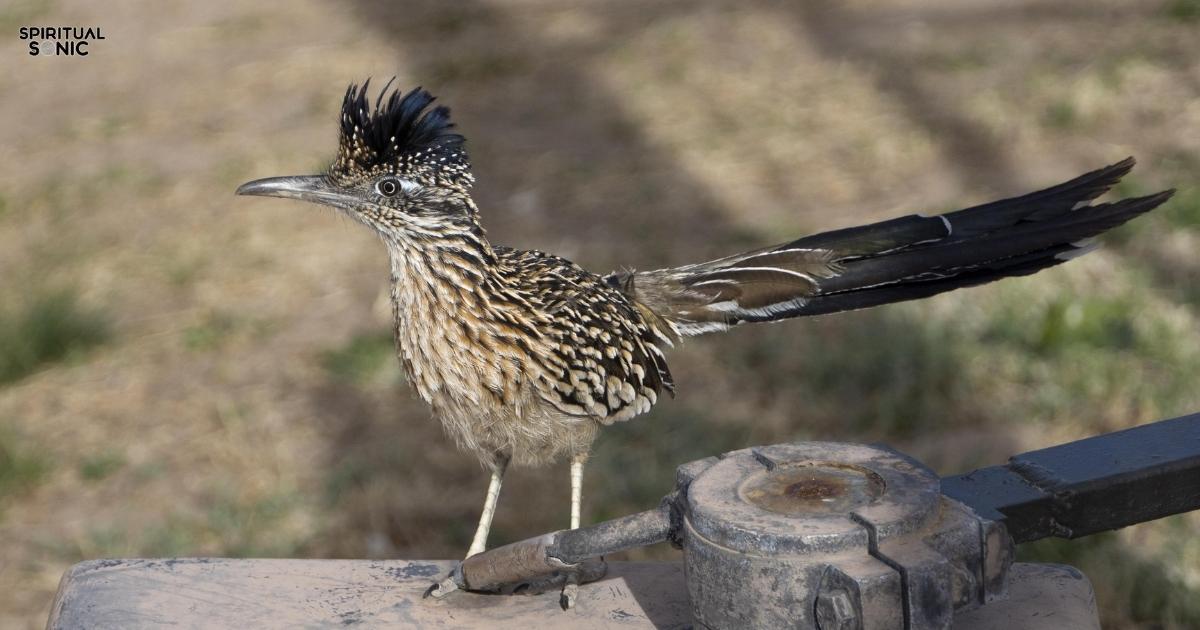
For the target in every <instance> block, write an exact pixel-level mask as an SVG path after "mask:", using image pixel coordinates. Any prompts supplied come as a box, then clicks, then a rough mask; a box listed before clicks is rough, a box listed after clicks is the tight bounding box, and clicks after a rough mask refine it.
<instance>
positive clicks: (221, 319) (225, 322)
mask: <svg viewBox="0 0 1200 630" xmlns="http://www.w3.org/2000/svg"><path fill="white" fill-rule="evenodd" d="M235 327H236V322H235V321H234V319H233V318H232V317H230V316H229V315H225V314H221V313H210V314H209V315H208V317H207V318H205V320H204V321H203V322H201V323H199V324H196V325H195V326H189V327H187V328H185V329H184V330H183V345H185V346H187V349H188V350H194V351H196V352H204V351H207V350H213V349H215V348H218V347H220V345H221V344H222V343H223V342H224V341H225V339H226V338H227V337H229V335H230V334H232V333H233V330H234V328H235Z"/></svg>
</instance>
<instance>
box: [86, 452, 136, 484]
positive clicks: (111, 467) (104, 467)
mask: <svg viewBox="0 0 1200 630" xmlns="http://www.w3.org/2000/svg"><path fill="white" fill-rule="evenodd" d="M125 463H126V461H125V455H124V454H123V453H119V452H117V451H107V452H104V453H98V454H96V455H92V456H89V457H86V458H84V460H83V461H81V462H79V476H80V477H82V478H83V479H84V480H85V481H102V480H104V479H106V478H108V477H109V476H111V475H112V474H113V473H115V472H117V471H118V470H121V469H122V468H124V467H125Z"/></svg>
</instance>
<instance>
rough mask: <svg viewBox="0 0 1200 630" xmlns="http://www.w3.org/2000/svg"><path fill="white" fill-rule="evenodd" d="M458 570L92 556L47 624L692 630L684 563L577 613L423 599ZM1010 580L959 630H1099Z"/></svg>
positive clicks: (582, 600) (133, 628)
mask: <svg viewBox="0 0 1200 630" xmlns="http://www.w3.org/2000/svg"><path fill="white" fill-rule="evenodd" d="M453 564H454V563H453V562H451V561H447V560H440V561H402V560H393V561H370V560H230V559H219V558H193V559H179V560H93V561H89V562H84V563H80V564H78V565H75V566H74V567H72V568H71V570H70V571H68V572H67V573H66V574H65V575H64V576H63V581H62V585H61V586H60V588H59V592H58V596H57V597H56V599H55V602H54V606H53V612H52V614H51V617H50V619H49V623H48V624H47V627H48V628H50V629H51V630H83V629H87V630H92V629H97V628H99V629H105V628H122V629H129V630H144V629H157V628H165V627H171V628H255V629H259V628H263V629H267V628H345V627H350V628H355V627H359V628H379V627H386V628H487V629H489V630H508V629H513V630H518V629H522V630H523V629H525V628H538V629H539V630H554V629H556V628H565V629H569V630H592V629H609V628H612V629H618V628H621V629H626V628H628V629H632V628H638V629H642V628H660V629H674V628H678V629H682V628H685V627H688V626H689V625H690V624H691V616H690V612H689V606H688V603H687V597H686V590H685V588H684V585H683V569H682V566H681V565H679V564H678V563H622V562H614V563H611V566H610V570H609V575H608V577H606V578H604V579H603V580H601V581H599V582H596V583H594V584H591V585H585V586H583V587H581V588H580V595H579V601H578V604H577V605H576V607H575V608H573V609H571V610H569V611H563V610H562V609H561V608H559V606H558V595H557V594H556V593H546V594H544V595H537V596H528V597H505V596H496V595H481V594H475V593H456V594H455V596H454V597H455V599H454V600H453V601H436V600H423V599H421V592H422V591H423V590H424V589H425V587H427V586H428V585H429V581H430V580H432V579H434V578H436V577H438V576H441V575H444V574H445V572H446V571H448V570H449V569H450V567H451V566H452V565H453ZM1009 573H1010V582H1011V586H1010V588H1009V597H1008V599H1005V600H1000V601H997V602H994V603H992V604H989V605H988V606H985V607H983V608H979V609H976V610H974V611H971V612H968V613H965V614H963V615H961V616H958V617H956V618H955V623H954V626H953V628H954V630H1098V629H1099V627H1100V625H1099V623H1098V622H1097V621H1096V608H1095V601H1094V597H1093V595H1092V590H1091V586H1090V585H1089V584H1088V582H1087V579H1086V578H1084V577H1083V576H1082V575H1081V574H1080V573H1079V572H1078V571H1076V570H1074V569H1071V568H1069V567H1061V566H1055V565H1030V564H1014V565H1013V566H1012V570H1011V571H1010V572H1009ZM792 627H795V626H792ZM822 627H825V626H822ZM831 627H837V626H831ZM841 627H843V628H845V627H850V628H852V627H854V626H852V625H850V626H841ZM743 630H749V629H748V628H747V629H743Z"/></svg>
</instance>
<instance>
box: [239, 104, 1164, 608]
mask: <svg viewBox="0 0 1200 630" xmlns="http://www.w3.org/2000/svg"><path fill="white" fill-rule="evenodd" d="M369 83H370V82H369V81H368V82H366V83H364V84H363V85H362V86H361V87H358V86H356V85H351V86H350V87H349V89H348V90H347V91H346V95H345V99H344V100H343V103H342V112H341V125H340V142H339V145H338V151H337V154H336V157H335V158H334V160H333V164H332V166H331V167H330V168H329V170H328V172H326V173H324V174H321V175H310V176H299V177H274V178H269V179H260V180H257V181H252V182H249V183H247V184H244V185H242V186H241V187H240V188H238V190H237V194H239V195H263V196H272V197H286V198H290V199H299V200H302V201H309V202H313V203H317V204H322V205H326V206H332V207H334V208H336V209H337V210H339V211H341V212H342V213H344V214H345V215H347V216H349V217H351V218H353V219H355V220H357V221H358V222H360V223H362V224H363V225H366V226H367V227H368V228H370V229H371V230H373V231H374V232H375V233H376V234H378V235H379V237H380V238H381V239H382V240H383V243H384V245H385V246H386V247H387V251H388V255H389V257H390V259H391V298H392V307H393V314H394V332H395V340H396V351H397V353H398V354H399V358H400V362H401V363H402V364H403V368H404V373H405V375H406V376H407V378H408V382H409V383H411V384H412V386H413V387H414V388H415V389H416V391H417V393H418V394H419V395H420V396H421V398H422V399H424V400H425V402H427V403H428V404H429V405H430V406H431V407H432V410H433V415H434V416H435V417H436V418H437V419H438V420H439V421H441V423H442V426H443V427H444V428H445V430H446V432H447V433H448V434H449V436H450V437H451V438H453V439H454V441H455V442H457V444H458V446H459V447H461V448H462V449H464V450H466V451H469V452H470V453H473V454H474V455H475V456H476V457H478V458H479V461H480V463H482V464H483V466H484V467H485V468H486V469H487V470H488V471H490V472H491V481H490V483H489V484H488V489H487V495H486V499H485V501H484V504H483V514H482V516H481V517H480V520H479V526H478V528H477V529H476V531H475V537H474V540H473V541H472V542H471V547H470V549H469V550H468V551H467V556H471V555H473V554H476V553H479V552H481V551H483V550H484V549H485V547H486V544H487V537H488V530H489V528H490V526H491V522H492V516H493V515H494V513H495V509H496V501H497V498H498V497H499V494H500V484H501V480H502V479H503V477H504V471H505V468H506V467H507V466H508V465H509V464H510V463H512V464H519V465H530V466H542V465H546V464H549V463H551V462H553V461H555V460H558V459H560V458H569V459H570V461H571V467H570V477H571V512H570V525H571V527H572V528H577V527H579V511H580V500H581V486H582V478H583V465H584V462H585V461H586V460H587V457H588V451H589V449H590V447H591V444H592V441H593V440H594V439H595V437H596V433H597V431H598V430H599V429H600V428H601V427H603V426H606V425H610V424H613V423H615V422H623V421H626V420H629V419H630V418H633V417H635V416H637V415H640V414H643V413H645V412H647V411H649V410H650V408H651V407H652V406H654V404H655V402H657V401H658V399H659V397H660V396H662V395H663V393H664V392H665V393H668V394H673V390H674V386H673V383H672V381H671V372H670V370H669V369H668V368H667V360H666V357H665V356H664V354H663V353H664V351H665V350H667V349H669V348H670V347H672V346H673V345H674V344H676V343H677V342H679V340H680V339H682V338H684V337H691V336H695V335H700V334H704V333H711V332H718V331H723V330H726V329H728V328H730V327H732V326H736V325H738V324H743V323H748V322H773V321H778V320H782V319H788V318H792V317H800V316H806V315H823V314H826V313H834V312H837V311H846V310H852V309H860V308H866V307H870V306H878V305H880V304H888V303H891V302H900V301H904V300H912V299H917V298H924V297H928V296H931V295H935V294H938V293H943V292H945V291H950V290H953V289H958V288H962V287H969V286H974V285H978V284H983V283H986V282H991V281H993V280H998V279H1000V278H1006V277H1010V276H1023V275H1028V274H1031V273H1034V272H1036V271H1039V270H1041V269H1045V268H1047V267H1051V266H1054V265H1057V264H1059V263H1062V262H1064V261H1067V260H1070V259H1071V258H1074V257H1076V256H1079V255H1081V254H1085V253H1087V252H1089V251H1091V250H1092V249H1093V248H1094V247H1095V245H1094V243H1093V242H1092V237H1095V236H1097V235H1098V234H1100V233H1102V232H1104V231H1106V230H1108V229H1111V228H1113V227H1116V226H1118V225H1121V224H1122V223H1124V222H1126V221H1128V220H1129V219H1131V218H1133V217H1135V216H1137V215H1139V214H1142V213H1144V212H1147V211H1149V210H1151V209H1152V208H1154V207H1156V206H1158V205H1159V204H1161V203H1163V202H1164V201H1166V200H1167V198H1169V197H1170V196H1171V194H1172V192H1173V191H1165V192H1160V193H1157V194H1154V195H1150V196H1146V197H1138V198H1132V199H1123V200H1120V201H1114V202H1110V203H1095V204H1092V203H1090V202H1091V201H1092V200H1094V199H1096V198H1097V197H1099V196H1100V195H1101V194H1103V193H1104V192H1105V191H1107V190H1108V189H1109V188H1110V187H1112V186H1113V185H1114V184H1116V183H1117V181H1118V180H1120V178H1121V177H1122V176H1123V175H1125V174H1126V173H1128V172H1129V170H1130V169H1131V168H1132V167H1133V164H1134V161H1133V159H1132V158H1129V159H1126V160H1124V161H1121V162H1119V163H1117V164H1114V165H1112V166H1108V167H1105V168H1102V169H1099V170H1096V171H1093V172H1091V173H1087V174H1086V175H1081V176H1079V177H1077V178H1075V179H1072V180H1071V181H1068V182H1066V183H1063V184H1059V185H1058V186H1054V187H1053V188H1047V189H1046V190H1042V191H1038V192H1034V193H1030V194H1027V195H1024V196H1021V197H1015V198H1012V199H1005V200H1002V201H995V202H992V203H988V204H984V205H980V206H975V207H971V208H967V209H965V210H958V211H956V212H950V213H947V214H942V215H936V216H922V215H911V216H905V217H900V218H897V219H892V220H889V221H883V222H880V223H874V224H871V225H864V226H860V227H851V228H845V229H840V230H835V231H832V232H825V233H821V234H817V235H813V236H805V237H803V238H799V239H797V240H794V241H791V242H789V243H784V244H782V245H777V246H774V247H767V248H764V249H759V250H756V251H752V252H746V253H741V254H735V255H733V256H728V257H726V258H721V259H718V260H712V261H709V262H702V263H696V264H690V265H685V266H682V267H675V268H671V269H659V270H655V271H622V272H618V273H612V274H609V275H598V274H594V273H591V272H589V271H587V270H585V269H583V268H582V267H580V266H578V265H576V264H575V263H572V262H571V261H568V260H565V259H563V258H559V257H557V256H553V255H551V254H545V253H542V252H539V251H527V250H518V249H512V248H509V247H502V246H499V245H493V244H492V243H491V242H490V241H489V240H488V238H487V236H486V235H485V232H484V229H483V226H482V225H481V223H480V218H479V210H478V208H477V207H476V205H475V202H474V201H473V200H472V198H471V186H472V184H473V183H474V177H473V176H472V174H471V167H470V163H469V162H468V159H467V152H466V150H465V149H464V146H463V144H464V140H463V137H462V136H461V135H459V134H458V133H456V132H455V131H454V125H453V124H452V123H451V122H450V111H449V110H448V109H447V108H445V107H442V106H433V105H432V104H433V100H434V98H433V96H431V95H430V94H429V93H428V92H426V91H424V90H422V89H420V88H418V89H415V90H412V91H410V92H407V93H401V92H400V91H399V90H395V91H391V92H390V93H389V92H388V86H385V87H384V89H383V91H381V92H380V94H379V96H378V98H376V99H375V102H374V105H373V106H372V104H371V102H370V100H369V98H368V93H367V92H368V85H369ZM454 584H455V582H454V580H453V579H452V578H447V579H446V580H444V581H442V582H441V583H440V584H436V585H434V587H432V590H433V592H434V594H438V595H440V594H445V593H446V592H449V591H451V590H453V589H454V588H455V586H454ZM567 588H572V589H573V588H574V584H573V583H572V582H571V581H570V580H569V579H568V587H567Z"/></svg>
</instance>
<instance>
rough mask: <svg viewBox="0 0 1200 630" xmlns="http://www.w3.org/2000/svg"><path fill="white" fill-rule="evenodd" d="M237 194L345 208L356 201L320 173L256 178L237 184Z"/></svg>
mask: <svg viewBox="0 0 1200 630" xmlns="http://www.w3.org/2000/svg"><path fill="white" fill-rule="evenodd" d="M237 194H239V195H254V196H257V197H283V198H284V199H299V200H300V201H308V202H310V203H319V204H321V205H325V206H333V207H335V208H342V209H346V210H349V209H350V208H352V207H353V206H354V204H355V202H356V199H355V198H354V197H353V196H352V195H347V194H345V193H343V192H341V191H339V190H338V189H336V188H334V187H333V185H331V184H330V183H329V180H328V179H326V178H325V177H324V176H322V175H297V176H291V177H268V178H266V179H256V180H254V181H252V182H246V183H245V184H242V185H241V186H238V189H237Z"/></svg>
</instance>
